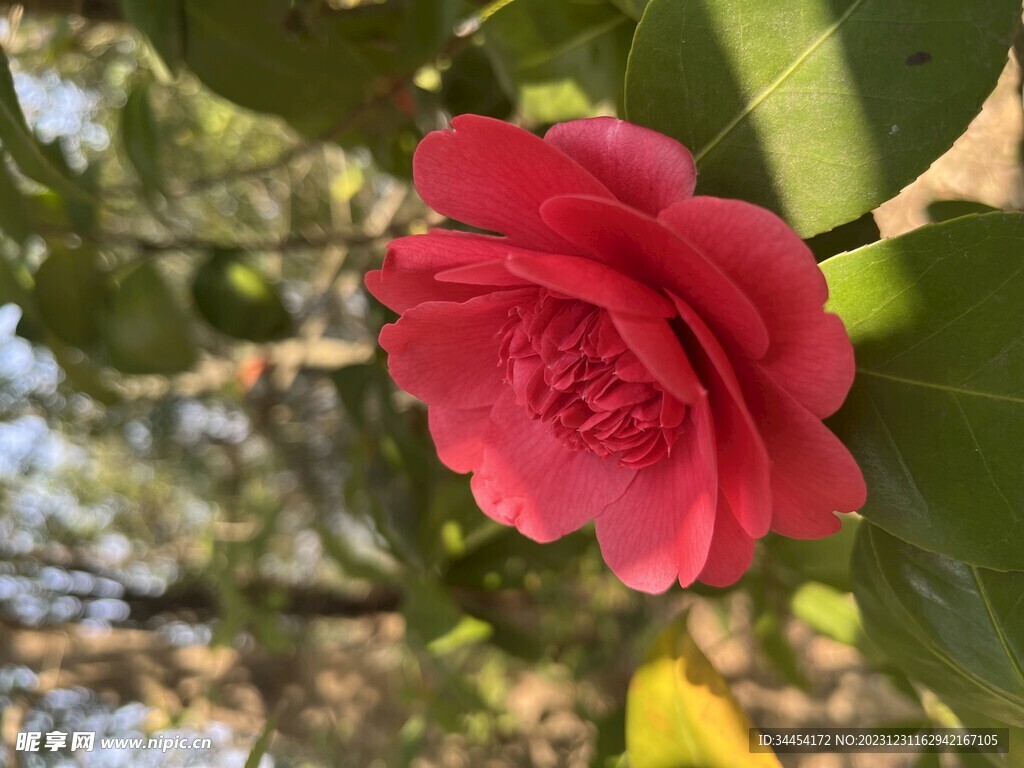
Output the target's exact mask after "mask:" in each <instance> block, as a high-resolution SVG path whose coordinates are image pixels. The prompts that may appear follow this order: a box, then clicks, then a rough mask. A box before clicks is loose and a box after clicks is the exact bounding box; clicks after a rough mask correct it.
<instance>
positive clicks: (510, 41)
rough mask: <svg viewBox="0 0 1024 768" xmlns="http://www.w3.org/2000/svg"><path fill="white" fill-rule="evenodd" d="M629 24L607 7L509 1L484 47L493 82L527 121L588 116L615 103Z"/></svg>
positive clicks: (493, 20) (491, 22)
mask: <svg viewBox="0 0 1024 768" xmlns="http://www.w3.org/2000/svg"><path fill="white" fill-rule="evenodd" d="M633 28H634V23H633V20H632V19H630V18H629V17H628V16H626V15H625V14H624V13H622V12H621V11H619V10H618V9H617V8H616V7H615V6H613V5H611V4H608V3H551V2H548V0H516V1H515V2H513V3H509V4H508V5H506V6H504V7H503V8H501V10H499V11H498V12H497V13H495V14H494V15H493V16H491V17H490V18H489V19H488V20H487V22H486V24H485V25H484V41H485V46H486V50H487V52H488V54H489V55H490V56H491V60H492V61H493V62H494V68H495V72H496V74H497V76H498V81H499V83H501V85H502V87H503V88H504V89H505V91H506V92H507V93H508V94H509V95H510V96H511V97H512V99H513V101H515V102H516V104H517V105H518V107H519V110H520V111H521V112H522V113H523V115H524V116H525V117H527V118H528V119H530V120H536V121H538V122H542V123H553V122H557V121H559V120H570V119H573V118H578V117H587V116H590V115H593V114H595V113H596V112H598V111H600V109H601V108H602V105H603V106H604V107H605V108H607V107H608V106H612V107H614V105H615V104H616V103H617V102H618V101H620V100H621V98H620V97H621V93H622V72H623V70H624V69H625V64H626V56H627V54H628V51H629V44H630V40H631V39H632V34H633Z"/></svg>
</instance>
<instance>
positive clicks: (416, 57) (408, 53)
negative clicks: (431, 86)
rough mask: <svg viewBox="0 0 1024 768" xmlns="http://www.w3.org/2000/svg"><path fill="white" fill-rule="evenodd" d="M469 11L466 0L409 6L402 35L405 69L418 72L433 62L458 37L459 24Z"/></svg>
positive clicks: (401, 64)
mask: <svg viewBox="0 0 1024 768" xmlns="http://www.w3.org/2000/svg"><path fill="white" fill-rule="evenodd" d="M468 10H469V9H468V8H467V7H466V3H465V0H432V1H431V2H429V3H424V2H419V3H407V4H406V7H405V12H404V13H403V15H402V26H401V29H400V30H399V33H398V61H397V64H398V66H399V67H400V68H401V69H405V70H408V69H415V68H416V67H418V66H420V65H422V64H426V63H427V62H429V61H431V60H432V59H433V58H434V57H435V56H437V54H438V53H439V52H440V51H441V49H442V48H444V46H445V44H446V43H447V42H448V41H449V40H451V39H452V37H453V36H454V34H455V25H456V24H458V22H459V19H460V17H461V16H462V15H463V13H466V12H467V11H468Z"/></svg>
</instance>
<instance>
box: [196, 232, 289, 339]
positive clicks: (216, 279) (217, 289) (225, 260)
mask: <svg viewBox="0 0 1024 768" xmlns="http://www.w3.org/2000/svg"><path fill="white" fill-rule="evenodd" d="M192 295H193V297H194V298H195V302H196V308H197V309H198V310H199V313H200V314H201V315H202V316H203V319H205V320H206V321H207V322H208V323H209V324H210V325H212V326H213V327H214V328H216V329H217V330H218V331H220V332H221V333H224V334H226V335H228V336H232V337H234V338H236V339H248V340H250V341H268V340H270V339H276V338H280V337H281V336H284V335H286V334H287V333H288V332H289V331H290V330H291V325H292V323H291V316H290V315H289V314H288V311H287V310H286V309H285V307H284V304H283V303H282V301H281V297H280V295H279V294H278V292H277V290H276V288H275V287H274V286H273V285H272V284H271V283H270V281H269V280H267V278H266V277H264V276H263V275H262V274H261V273H260V272H258V271H257V270H256V269H255V268H254V267H252V266H251V265H250V264H249V263H247V261H246V260H245V259H244V256H243V254H240V253H237V252H234V251H215V252H214V253H212V254H211V255H210V257H209V258H208V259H207V260H206V261H205V262H204V263H203V264H202V266H200V267H199V269H198V270H197V271H196V274H195V277H194V278H193V280H192Z"/></svg>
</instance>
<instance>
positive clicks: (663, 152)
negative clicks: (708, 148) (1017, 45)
mask: <svg viewBox="0 0 1024 768" xmlns="http://www.w3.org/2000/svg"><path fill="white" fill-rule="evenodd" d="M544 141H546V142H548V143H549V144H551V145H553V146H555V147H557V148H558V149H560V150H561V151H562V152H564V153H565V154H567V155H568V156H569V157H571V158H572V159H573V160H575V161H576V162H577V163H579V164H580V165H582V166H583V167H584V168H586V169H587V170H588V171H590V172H591V173H592V174H593V175H594V176H595V177H596V178H597V179H598V180H599V181H600V182H602V183H603V184H604V185H605V186H606V187H608V189H610V190H611V192H612V194H614V195H615V197H617V198H618V199H619V200H621V201H622V202H624V203H625V204H626V205H631V206H633V207H634V208H638V209H640V210H641V211H644V212H645V213H649V214H650V215H652V216H657V215H658V213H659V212H660V211H661V210H662V209H663V208H667V207H668V206H669V205H671V204H672V203H674V202H677V201H679V200H684V199H686V198H688V197H691V196H692V195H693V188H694V185H695V184H696V183H697V169H696V168H695V167H694V164H693V155H691V154H690V150H688V149H687V148H686V147H684V146H683V145H682V144H680V143H679V142H678V141H676V140H675V139H670V138H669V137H668V136H665V135H664V134H661V133H658V132H657V131H652V130H650V129H649V128H643V127H641V126H639V125H634V124H633V123H627V122H625V121H623V120H616V119H615V118H613V117H593V118H590V119H588V120H574V121H572V122H570V123H561V124H560V125H556V126H554V127H553V128H551V129H550V130H549V131H548V132H547V134H546V135H545V136H544Z"/></svg>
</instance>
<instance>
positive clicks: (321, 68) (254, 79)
mask: <svg viewBox="0 0 1024 768" xmlns="http://www.w3.org/2000/svg"><path fill="white" fill-rule="evenodd" d="M306 5H307V4H297V3H294V2H293V0H177V2H171V1H170V0H164V1H163V2H161V3H160V4H159V5H158V6H157V8H156V9H155V10H153V11H150V10H149V6H150V3H149V2H147V1H146V0H132V2H129V3H128V4H127V5H126V12H127V9H128V8H131V13H128V14H127V15H128V17H129V19H131V20H132V21H133V22H134V23H136V24H137V25H139V27H140V29H142V30H143V31H144V32H145V33H146V34H147V35H148V37H149V39H150V42H152V44H153V46H154V47H155V48H156V49H157V51H159V52H160V54H161V56H162V57H163V58H164V59H165V60H166V61H168V63H173V62H174V61H175V60H176V59H177V58H179V57H180V58H182V60H183V62H184V63H185V64H186V65H187V66H188V67H189V69H191V70H192V71H193V72H194V73H195V74H196V76H198V77H199V79H200V80H202V81H203V83H204V84H205V85H206V86H207V87H209V88H210V89H211V90H213V91H215V92H217V93H219V94H220V95H222V96H223V97H225V98H226V99H229V100H230V101H233V102H235V103H236V104H239V105H241V106H243V107H247V108H249V109H254V110H257V111H259V112H270V113H273V114H276V115H280V116H281V117H283V118H285V119H286V120H288V121H289V122H290V123H292V125H294V126H295V127H296V128H298V129H299V130H300V131H303V132H304V133H307V134H309V135H319V134H322V133H324V132H326V131H329V130H331V129H333V128H334V127H335V126H337V125H338V124H340V123H341V122H342V121H343V120H345V119H346V118H347V117H348V116H349V115H350V113H351V112H352V111H353V110H355V109H356V108H357V107H359V106H360V105H362V104H364V103H365V102H367V101H369V99H370V98H371V95H372V94H373V93H375V92H376V89H378V88H381V86H382V81H381V79H380V72H379V71H378V70H377V68H376V67H374V65H373V64H371V63H370V61H369V60H368V59H367V58H366V56H365V55H364V54H363V52H362V51H361V50H360V48H359V47H358V46H357V45H355V44H354V43H353V42H351V41H350V40H349V39H347V38H346V25H347V23H348V19H347V18H346V14H345V13H344V12H335V13H331V12H326V11H325V13H324V14H322V15H316V14H314V13H313V9H314V6H313V5H312V4H309V5H308V8H306V7H305V6H306ZM178 9H180V18H179V16H178V14H179V10H178ZM392 58H393V54H392Z"/></svg>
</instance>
